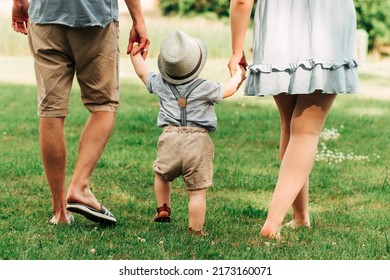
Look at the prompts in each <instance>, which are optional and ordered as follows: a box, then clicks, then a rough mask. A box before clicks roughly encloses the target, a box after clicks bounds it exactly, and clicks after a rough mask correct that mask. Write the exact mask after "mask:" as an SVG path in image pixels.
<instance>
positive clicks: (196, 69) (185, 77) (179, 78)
mask: <svg viewBox="0 0 390 280" xmlns="http://www.w3.org/2000/svg"><path fill="white" fill-rule="evenodd" d="M196 44H197V46H198V48H199V54H200V55H199V60H198V63H197V64H196V66H195V68H194V70H192V71H191V72H190V73H188V74H186V75H184V76H172V75H169V74H168V73H167V71H166V70H165V73H166V74H167V76H168V77H169V78H171V79H174V80H184V79H187V78H189V77H191V76H192V75H194V74H195V73H196V71H198V70H199V67H200V65H201V64H202V58H203V57H202V50H201V48H200V46H199V44H198V43H196Z"/></svg>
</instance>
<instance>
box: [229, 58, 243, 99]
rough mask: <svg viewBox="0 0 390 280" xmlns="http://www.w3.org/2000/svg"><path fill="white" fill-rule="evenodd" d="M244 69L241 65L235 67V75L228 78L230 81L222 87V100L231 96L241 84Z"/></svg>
mask: <svg viewBox="0 0 390 280" xmlns="http://www.w3.org/2000/svg"><path fill="white" fill-rule="evenodd" d="M245 72H246V71H245V68H244V66H242V65H239V66H237V71H236V73H235V74H234V75H233V76H232V77H231V78H230V80H229V81H228V82H227V83H226V84H225V85H224V92H223V98H228V97H230V96H232V95H233V94H234V93H236V91H237V90H238V88H239V87H240V85H241V84H242V82H243V81H244V80H245Z"/></svg>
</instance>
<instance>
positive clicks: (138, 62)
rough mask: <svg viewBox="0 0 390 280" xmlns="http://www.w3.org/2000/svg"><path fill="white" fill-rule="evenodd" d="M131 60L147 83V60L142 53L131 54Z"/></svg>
mask: <svg viewBox="0 0 390 280" xmlns="http://www.w3.org/2000/svg"><path fill="white" fill-rule="evenodd" d="M130 58H131V62H132V63H133V67H134V70H135V73H137V76H138V77H139V78H140V79H141V80H142V81H143V82H144V84H145V85H146V81H147V78H148V74H149V70H148V67H147V65H146V63H145V60H144V59H143V58H142V56H141V53H137V54H135V55H134V54H132V53H131V54H130Z"/></svg>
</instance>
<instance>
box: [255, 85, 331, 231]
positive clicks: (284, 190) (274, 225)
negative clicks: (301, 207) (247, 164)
mask: <svg viewBox="0 0 390 280" xmlns="http://www.w3.org/2000/svg"><path fill="white" fill-rule="evenodd" d="M335 97H336V95H334V94H333V95H328V94H321V93H318V92H316V93H313V94H307V95H304V94H302V95H298V96H297V99H296V104H295V107H294V110H293V114H292V118H291V126H290V138H289V141H288V144H287V147H286V150H285V152H284V156H283V159H282V162H281V166H280V170H279V177H278V181H277V183H276V187H275V191H274V194H273V197H272V200H271V204H270V208H269V212H268V217H267V220H266V221H265V223H264V226H263V228H262V230H261V233H260V234H261V236H263V237H268V238H275V237H278V233H279V230H280V227H281V224H282V222H283V219H284V217H285V215H286V214H287V211H288V209H289V208H290V206H292V204H293V202H294V201H295V200H296V199H297V197H298V194H299V193H300V192H301V191H302V190H303V189H304V185H305V184H306V183H307V179H308V177H309V174H310V171H311V169H312V167H313V163H314V160H315V154H316V149H317V144H318V139H319V136H320V133H321V131H322V128H323V125H324V123H325V120H326V117H327V114H328V112H329V110H330V108H331V106H332V104H333V101H334V99H335ZM278 108H280V109H282V110H283V108H284V107H283V105H281V104H280V103H279V104H278ZM288 108H289V109H291V108H290V107H288ZM303 196H304V195H303ZM301 199H302V197H301ZM303 199H305V198H304V197H303ZM297 202H298V201H297ZM300 203H301V202H300Z"/></svg>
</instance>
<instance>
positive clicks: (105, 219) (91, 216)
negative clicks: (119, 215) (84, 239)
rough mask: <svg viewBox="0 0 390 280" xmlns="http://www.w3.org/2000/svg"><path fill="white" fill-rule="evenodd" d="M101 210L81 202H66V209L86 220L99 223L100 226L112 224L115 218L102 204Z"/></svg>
mask: <svg viewBox="0 0 390 280" xmlns="http://www.w3.org/2000/svg"><path fill="white" fill-rule="evenodd" d="M101 207H102V209H101V210H96V209H94V208H92V207H90V206H87V205H84V204H81V203H68V205H67V206H66V209H67V210H68V211H71V212H74V213H77V214H80V215H83V216H84V217H86V218H87V219H88V220H90V221H92V222H95V223H99V224H100V225H102V226H114V225H115V224H116V219H115V217H114V215H113V214H111V212H110V211H108V210H107V209H106V208H105V207H104V206H103V205H101Z"/></svg>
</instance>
